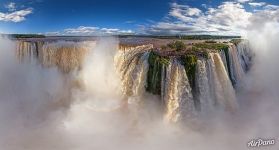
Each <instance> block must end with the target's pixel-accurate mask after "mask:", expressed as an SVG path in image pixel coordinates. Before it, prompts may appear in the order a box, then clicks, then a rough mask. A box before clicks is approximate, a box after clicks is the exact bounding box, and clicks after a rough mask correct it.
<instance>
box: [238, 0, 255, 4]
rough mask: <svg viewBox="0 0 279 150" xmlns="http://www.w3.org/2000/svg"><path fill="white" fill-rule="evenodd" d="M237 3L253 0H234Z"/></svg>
mask: <svg viewBox="0 0 279 150" xmlns="http://www.w3.org/2000/svg"><path fill="white" fill-rule="evenodd" d="M236 1H237V2H239V3H247V2H251V1H253V0H236Z"/></svg>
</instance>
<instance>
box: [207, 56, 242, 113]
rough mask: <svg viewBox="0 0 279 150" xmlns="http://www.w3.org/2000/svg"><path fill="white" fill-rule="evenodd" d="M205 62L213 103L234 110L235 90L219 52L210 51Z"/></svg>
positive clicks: (235, 102)
mask: <svg viewBox="0 0 279 150" xmlns="http://www.w3.org/2000/svg"><path fill="white" fill-rule="evenodd" d="M207 64H208V67H207V68H208V72H209V74H208V77H209V81H210V89H211V90H210V92H211V96H212V97H213V98H214V99H215V100H216V101H215V105H217V106H218V107H220V108H223V109H225V110H229V111H235V110H236V108H237V101H236V96H235V91H234V89H233V86H232V84H231V82H230V80H229V77H228V74H227V72H226V69H225V66H224V64H223V62H222V59H221V57H220V54H219V53H210V59H209V60H208V61H207Z"/></svg>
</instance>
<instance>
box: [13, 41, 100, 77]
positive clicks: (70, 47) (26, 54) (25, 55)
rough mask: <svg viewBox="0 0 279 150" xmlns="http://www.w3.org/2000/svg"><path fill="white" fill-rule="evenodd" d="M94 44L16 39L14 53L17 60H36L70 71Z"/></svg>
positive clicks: (80, 61) (45, 65)
mask: <svg viewBox="0 0 279 150" xmlns="http://www.w3.org/2000/svg"><path fill="white" fill-rule="evenodd" d="M95 44H96V43H95V42H66V41H57V42H41V41H18V44H17V50H16V55H17V58H18V60H19V61H23V60H28V61H30V62H35V61H36V62H39V63H40V64H41V65H42V66H43V67H58V68H59V69H60V70H61V71H62V72H70V71H72V70H75V69H78V68H80V67H81V64H82V62H83V60H84V57H85V55H86V54H87V52H88V51H89V49H91V48H92V47H94V46H95Z"/></svg>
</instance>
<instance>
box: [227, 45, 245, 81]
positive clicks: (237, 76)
mask: <svg viewBox="0 0 279 150" xmlns="http://www.w3.org/2000/svg"><path fill="white" fill-rule="evenodd" d="M228 53H229V63H230V65H229V66H230V73H231V79H232V82H233V84H238V83H239V82H240V81H241V79H242V78H243V76H244V70H243V68H242V65H241V63H240V59H239V55H238V52H237V49H236V46H235V45H230V46H229V51H228Z"/></svg>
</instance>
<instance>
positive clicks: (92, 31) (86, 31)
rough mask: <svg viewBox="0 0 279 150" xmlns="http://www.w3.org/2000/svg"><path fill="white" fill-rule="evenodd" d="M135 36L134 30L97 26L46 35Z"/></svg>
mask: <svg viewBox="0 0 279 150" xmlns="http://www.w3.org/2000/svg"><path fill="white" fill-rule="evenodd" d="M122 34H134V31H132V30H120V29H117V28H100V27H95V26H79V27H77V28H67V29H64V30H63V31H55V32H46V33H45V35H51V36H54V35H81V36H91V35H92V36H94V35H97V36H98V35H122Z"/></svg>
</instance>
